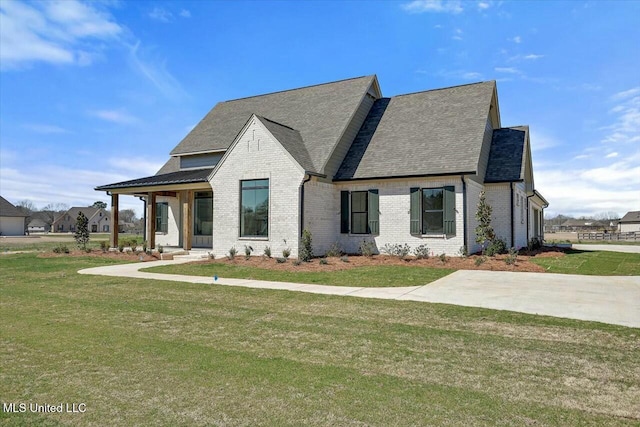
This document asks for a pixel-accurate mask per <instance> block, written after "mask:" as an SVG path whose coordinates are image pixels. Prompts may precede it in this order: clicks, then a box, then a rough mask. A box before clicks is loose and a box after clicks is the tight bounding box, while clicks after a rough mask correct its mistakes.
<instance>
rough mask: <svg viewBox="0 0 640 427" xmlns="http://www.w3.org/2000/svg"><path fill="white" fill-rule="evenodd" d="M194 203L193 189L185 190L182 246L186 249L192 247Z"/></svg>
mask: <svg viewBox="0 0 640 427" xmlns="http://www.w3.org/2000/svg"><path fill="white" fill-rule="evenodd" d="M192 203H193V191H192V190H187V191H185V198H184V199H183V201H182V248H183V249H184V250H185V251H188V250H190V249H191V235H192V231H191V230H192V229H193V227H192V224H193V217H192V213H193V210H192V209H191V205H192Z"/></svg>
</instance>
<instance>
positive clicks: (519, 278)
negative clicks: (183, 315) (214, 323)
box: [78, 259, 640, 328]
mask: <svg viewBox="0 0 640 427" xmlns="http://www.w3.org/2000/svg"><path fill="white" fill-rule="evenodd" d="M192 261H193V259H181V260H175V261H153V262H145V263H135V264H122V265H110V266H103V267H94V268H87V269H84V270H80V271H79V272H78V273H80V274H94V275H101V276H115V277H133V278H140V279H154V280H169V281H177V282H188V283H202V284H209V285H224V286H242V287H247V288H258V289H279V290H289V291H298V292H310V293H317V294H330V295H345V296H354V297H363V298H380V299H393V300H401V301H423V302H435V303H444V304H454V305H462V306H467V307H483V308H490V309H495V310H510V311H517V312H521V313H530V314H541V315H547V316H555V317H565V318H570V319H579V320H591V321H597V322H603V323H611V324H615V325H623V326H631V327H635V328H640V277H639V276H625V277H621V276H615V277H601V276H579V275H568V274H550V273H513V272H505V271H474V270H459V271H456V272H454V273H452V274H450V275H448V276H446V277H443V278H442V279H439V280H436V281H435V282H432V283H430V284H428V285H424V286H409V287H393V288H365V287H347V286H326V285H314V284H301V283H289V282H270V281H263V280H249V279H227V278H218V280H217V281H215V282H214V279H213V277H204V276H184V275H178V274H161V273H148V272H143V271H139V270H140V269H141V268H149V267H155V266H160V265H176V264H182V263H185V262H192Z"/></svg>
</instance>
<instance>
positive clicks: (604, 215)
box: [544, 211, 622, 226]
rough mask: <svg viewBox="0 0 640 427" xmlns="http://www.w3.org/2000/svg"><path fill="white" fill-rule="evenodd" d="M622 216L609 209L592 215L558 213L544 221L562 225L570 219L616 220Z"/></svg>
mask: <svg viewBox="0 0 640 427" xmlns="http://www.w3.org/2000/svg"><path fill="white" fill-rule="evenodd" d="M620 218H622V217H621V216H620V215H619V214H618V213H617V212H613V211H608V212H599V213H597V214H594V215H591V216H584V215H583V216H579V217H575V216H571V215H562V214H558V215H556V216H554V217H551V218H546V217H545V219H544V223H545V225H547V226H550V225H562V224H563V223H564V222H565V221H567V220H569V219H577V220H594V221H614V220H619V219H620Z"/></svg>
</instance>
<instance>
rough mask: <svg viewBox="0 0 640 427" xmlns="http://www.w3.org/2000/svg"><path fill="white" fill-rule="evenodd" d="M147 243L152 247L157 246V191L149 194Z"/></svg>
mask: <svg viewBox="0 0 640 427" xmlns="http://www.w3.org/2000/svg"><path fill="white" fill-rule="evenodd" d="M147 243H148V245H149V248H150V249H155V247H156V193H153V192H151V193H149V194H148V195H147Z"/></svg>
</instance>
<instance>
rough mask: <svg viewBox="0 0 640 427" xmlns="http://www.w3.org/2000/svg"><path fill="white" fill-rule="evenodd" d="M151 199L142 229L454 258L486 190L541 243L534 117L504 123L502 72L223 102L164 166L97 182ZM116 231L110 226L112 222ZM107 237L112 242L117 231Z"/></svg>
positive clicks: (502, 225)
mask: <svg viewBox="0 0 640 427" xmlns="http://www.w3.org/2000/svg"><path fill="white" fill-rule="evenodd" d="M96 190H98V191H107V192H108V193H109V194H110V195H111V201H112V212H113V213H114V214H113V215H112V217H111V221H112V222H114V223H117V221H118V218H117V215H116V214H115V213H116V212H118V203H119V196H120V195H131V196H136V197H140V198H142V199H143V200H144V201H145V217H146V238H147V241H148V244H149V247H156V246H157V245H166V246H180V247H183V248H184V249H187V250H189V249H191V248H193V247H201V248H207V249H209V250H211V251H212V253H214V254H215V255H216V256H222V255H225V254H227V253H228V251H229V249H230V248H232V247H235V248H236V249H237V250H238V251H243V248H244V246H245V245H247V246H251V247H252V248H253V249H254V254H257V255H260V254H262V253H263V252H264V249H265V248H266V247H270V248H271V251H272V253H273V254H274V255H275V254H277V255H279V254H280V253H281V252H282V250H283V249H285V248H289V249H291V254H292V256H294V257H296V256H297V254H298V250H299V245H300V240H301V235H302V231H303V230H304V229H305V228H306V229H308V230H309V231H311V233H312V236H313V244H314V253H315V254H317V255H321V254H323V253H325V252H326V251H327V250H328V249H329V248H330V247H331V246H332V245H334V244H336V243H337V244H338V246H339V247H341V248H342V249H343V250H345V251H346V252H351V253H355V252H357V251H358V248H359V246H360V245H361V243H362V242H363V241H366V242H370V243H371V244H373V245H374V247H375V248H377V249H380V248H382V247H383V246H384V245H385V244H387V243H389V244H408V245H409V246H411V247H412V248H415V247H417V246H420V245H426V246H428V247H429V248H430V251H431V252H433V253H435V254H441V253H446V254H447V255H456V254H458V253H459V250H460V248H461V247H462V246H466V247H467V248H468V250H469V251H470V252H475V251H478V250H479V249H480V247H479V246H478V245H477V244H476V243H475V228H476V226H477V221H476V219H475V212H476V205H477V203H478V198H479V194H480V192H481V191H483V190H484V191H485V193H486V197H487V200H488V201H489V203H490V204H491V205H492V206H493V221H492V223H493V226H494V228H495V230H496V232H497V235H498V236H499V237H500V238H502V239H503V240H505V242H506V243H507V245H508V246H515V247H522V246H526V244H527V242H528V241H529V240H530V239H531V238H533V237H538V238H542V237H543V236H542V230H543V221H542V218H543V210H544V208H546V207H547V202H546V201H545V199H544V198H543V197H542V196H541V195H540V193H538V192H537V191H536V190H535V187H534V180H533V169H532V162H531V148H530V140H529V129H528V127H527V126H516V127H507V128H505V127H502V124H501V122H500V110H499V107H498V94H497V89H496V82H495V81H488V82H481V83H475V84H468V85H463V86H456V87H449V88H443V89H435V90H427V91H424V92H417V93H411V94H406V95H397V96H393V97H390V98H387V97H383V96H382V92H381V90H380V86H379V84H378V80H377V77H376V76H375V75H374V76H365V77H358V78H353V79H347V80H341V81H337V82H331V83H325V84H319V85H315V86H308V87H303V88H298V89H292V90H286V91H281V92H275V93H269V94H265V95H259V96H253V97H248V98H242V99H236V100H231V101H225V102H221V103H218V104H217V105H216V106H215V107H214V108H213V109H212V110H211V111H210V112H209V113H208V114H207V115H206V116H205V117H204V118H203V119H202V121H201V122H200V123H198V125H197V126H196V127H195V128H194V129H193V130H192V131H191V132H190V133H189V134H188V135H187V136H186V137H185V138H184V139H183V140H182V141H181V142H180V143H179V144H178V145H177V146H176V147H175V148H174V149H173V150H172V151H171V153H170V158H169V160H168V161H167V162H166V164H165V165H164V166H163V167H162V168H161V169H160V170H159V171H158V173H157V174H156V175H153V176H149V177H143V178H139V179H134V180H130V181H125V182H119V183H115V184H108V185H103V186H100V187H97V188H96ZM115 229H117V228H116V227H112V230H115ZM111 245H112V246H117V233H112V236H111Z"/></svg>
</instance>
